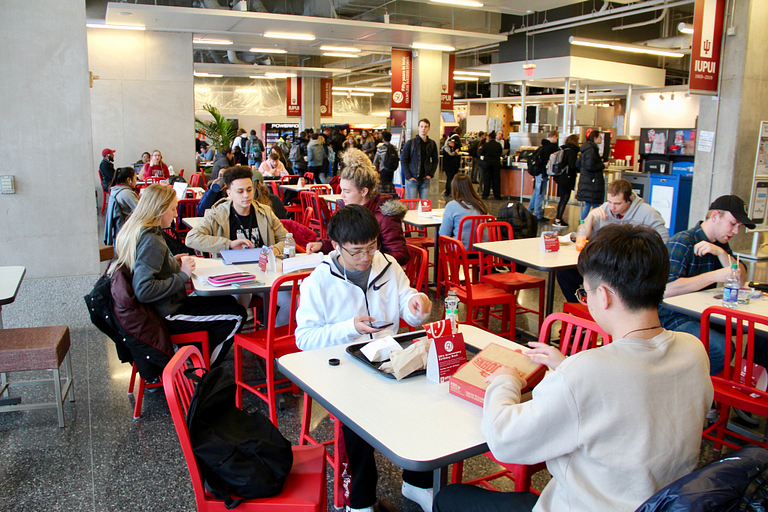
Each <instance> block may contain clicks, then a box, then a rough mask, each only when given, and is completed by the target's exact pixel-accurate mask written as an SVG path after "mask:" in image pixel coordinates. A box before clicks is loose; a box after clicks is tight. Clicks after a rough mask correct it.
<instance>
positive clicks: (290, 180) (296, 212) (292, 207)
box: [278, 174, 304, 222]
mask: <svg viewBox="0 0 768 512" xmlns="http://www.w3.org/2000/svg"><path fill="white" fill-rule="evenodd" d="M299 178H300V176H297V175H295V174H291V175H288V176H283V177H282V178H280V184H281V185H290V184H294V185H295V184H296V183H298V181H299ZM278 190H279V191H280V193H279V194H278V195H279V196H280V200H281V201H284V200H285V189H282V188H279V189H278ZM293 201H294V203H293V204H288V205H285V211H286V212H288V213H292V214H293V220H295V221H296V222H302V218H301V214H302V213H303V212H304V208H302V206H301V204H300V203H298V204H297V203H296V202H295V201H296V199H295V198H294V199H293Z"/></svg>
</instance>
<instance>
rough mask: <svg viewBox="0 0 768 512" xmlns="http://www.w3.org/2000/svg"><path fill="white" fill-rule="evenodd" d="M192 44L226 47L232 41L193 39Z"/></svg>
mask: <svg viewBox="0 0 768 512" xmlns="http://www.w3.org/2000/svg"><path fill="white" fill-rule="evenodd" d="M192 43H193V44H220V45H228V44H232V41H228V40H226V39H193V40H192Z"/></svg>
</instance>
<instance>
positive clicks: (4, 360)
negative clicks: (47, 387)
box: [0, 325, 75, 427]
mask: <svg viewBox="0 0 768 512" xmlns="http://www.w3.org/2000/svg"><path fill="white" fill-rule="evenodd" d="M69 347H70V341H69V327H67V326H66V325H57V326H53V327H28V328H21V329H0V397H3V395H4V394H8V388H10V387H16V386H28V385H38V384H48V383H51V382H52V383H53V388H54V392H55V395H54V396H55V401H54V402H46V403H35V404H22V403H20V399H19V398H8V397H4V398H2V399H0V412H15V411H28V410H32V409H44V408H49V407H55V408H56V410H57V411H58V415H59V427H64V407H63V403H64V401H65V400H66V398H67V395H69V401H70V402H74V401H75V390H74V388H73V387H72V385H73V378H72V362H71V361H70V357H69ZM62 362H63V363H64V365H65V367H66V380H65V382H64V387H63V389H62V382H61V376H60V373H59V368H60V367H61V364H62ZM34 370H51V371H52V372H53V378H52V379H34V380H27V381H14V382H8V379H7V375H6V374H7V373H9V372H26V371H34Z"/></svg>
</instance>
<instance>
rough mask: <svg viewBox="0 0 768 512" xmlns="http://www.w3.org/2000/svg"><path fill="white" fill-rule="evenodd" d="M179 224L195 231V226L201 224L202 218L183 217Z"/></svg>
mask: <svg viewBox="0 0 768 512" xmlns="http://www.w3.org/2000/svg"><path fill="white" fill-rule="evenodd" d="M181 222H183V223H184V224H186V225H187V226H189V227H190V228H192V229H195V228H196V227H197V226H199V225H200V223H201V222H203V217H184V218H183V219H181Z"/></svg>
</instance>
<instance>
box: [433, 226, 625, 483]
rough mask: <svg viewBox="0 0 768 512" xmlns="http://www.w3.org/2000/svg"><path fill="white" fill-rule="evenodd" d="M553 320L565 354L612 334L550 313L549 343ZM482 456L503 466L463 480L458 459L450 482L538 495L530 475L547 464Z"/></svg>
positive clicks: (543, 334) (545, 329) (544, 337)
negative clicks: (508, 483) (506, 486)
mask: <svg viewBox="0 0 768 512" xmlns="http://www.w3.org/2000/svg"><path fill="white" fill-rule="evenodd" d="M440 238H442V237H440ZM556 322H561V326H560V333H561V340H560V352H561V353H563V354H565V355H573V354H575V353H577V352H580V351H582V350H586V349H588V348H593V347H592V346H591V341H590V340H592V338H593V335H597V334H600V335H602V336H603V340H604V343H610V342H611V337H610V336H608V334H607V333H606V332H605V331H603V330H602V329H601V328H600V326H598V325H597V324H596V323H594V322H590V321H588V320H584V319H582V318H577V317H573V316H571V315H566V314H564V313H553V314H551V315H549V316H548V317H547V318H546V320H544V324H543V325H542V326H541V331H540V334H539V341H541V342H542V343H548V340H549V337H550V336H551V335H552V326H553V325H554V324H555V323H556ZM485 456H486V457H488V458H489V459H491V460H493V461H494V462H496V463H497V464H498V465H500V466H501V467H502V468H504V469H502V470H500V471H497V472H495V473H491V474H490V475H485V476H481V477H478V478H474V479H472V480H463V471H464V462H463V461H462V462H457V463H456V464H454V465H453V475H452V478H451V483H454V484H457V483H463V484H468V485H482V486H483V487H485V488H486V489H490V490H492V491H498V490H499V489H498V488H497V487H496V486H494V485H493V484H492V483H491V481H492V480H496V479H497V478H502V477H505V478H509V479H510V480H512V481H513V482H514V483H515V492H533V493H536V494H540V493H539V491H537V490H536V489H532V488H531V476H532V475H534V474H535V473H538V472H539V471H541V470H542V469H546V464H545V463H544V462H539V463H537V464H531V465H523V464H508V463H505V462H499V461H498V460H497V459H496V458H495V457H494V456H493V454H492V453H491V452H486V453H485Z"/></svg>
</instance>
